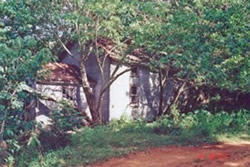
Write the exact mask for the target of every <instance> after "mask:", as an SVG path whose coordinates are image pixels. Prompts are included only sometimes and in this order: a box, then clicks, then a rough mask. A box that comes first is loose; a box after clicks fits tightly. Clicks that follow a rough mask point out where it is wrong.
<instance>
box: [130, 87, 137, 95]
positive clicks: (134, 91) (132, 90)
mask: <svg viewBox="0 0 250 167" xmlns="http://www.w3.org/2000/svg"><path fill="white" fill-rule="evenodd" d="M130 93H131V96H132V95H137V87H136V86H131V89H130Z"/></svg>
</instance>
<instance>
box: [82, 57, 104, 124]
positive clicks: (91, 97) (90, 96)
mask: <svg viewBox="0 0 250 167" xmlns="http://www.w3.org/2000/svg"><path fill="white" fill-rule="evenodd" d="M80 69H81V79H82V87H83V91H84V93H85V96H86V100H87V103H88V106H89V110H90V113H91V116H92V121H93V124H94V125H98V124H101V123H102V121H101V118H100V115H99V112H98V109H97V106H96V99H95V94H94V91H93V90H92V88H91V87H90V84H89V81H88V78H87V71H86V67H85V59H84V56H83V55H80Z"/></svg>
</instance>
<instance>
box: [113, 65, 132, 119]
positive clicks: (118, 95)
mask: <svg viewBox="0 0 250 167" xmlns="http://www.w3.org/2000/svg"><path fill="white" fill-rule="evenodd" d="M115 67H116V64H115V63H113V64H111V65H110V72H111V73H112V72H113V71H114V69H115ZM126 69H128V67H127V66H125V65H122V66H120V68H119V70H118V71H117V73H120V72H122V71H123V70H126ZM129 81H130V73H129V72H127V73H125V74H123V75H122V76H120V77H119V78H118V79H116V80H115V81H114V82H113V84H112V85H111V87H110V108H109V110H110V117H109V120H112V119H120V118H121V116H128V117H131V108H130V105H129V104H130V97H129V89H130V83H129Z"/></svg>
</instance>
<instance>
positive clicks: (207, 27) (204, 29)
mask: <svg viewBox="0 0 250 167" xmlns="http://www.w3.org/2000/svg"><path fill="white" fill-rule="evenodd" d="M248 7H249V2H247V1H223V2H219V1H216V2H206V1H180V2H177V1H173V2H145V3H143V4H141V7H140V8H139V9H141V10H140V13H141V14H142V16H144V17H143V19H142V21H141V23H140V25H138V26H137V29H135V34H136V36H137V37H138V38H137V40H135V45H137V46H140V47H144V48H145V49H146V50H147V52H148V53H149V54H150V55H151V56H152V62H151V64H152V65H151V66H152V68H153V69H155V70H157V71H158V72H160V74H161V73H162V72H163V74H161V75H160V76H161V77H160V78H161V81H160V83H161V85H162V86H163V85H164V82H162V81H164V80H166V78H173V79H177V80H178V81H179V83H181V85H180V86H179V88H178V91H177V93H176V95H175V97H174V98H173V101H172V105H174V104H175V103H176V102H177V101H178V99H179V97H180V95H181V94H182V93H183V92H185V91H186V90H188V89H189V88H193V87H200V86H202V85H207V86H210V87H218V88H222V89H227V90H230V91H239V92H249V90H250V89H249V88H250V87H249V85H250V73H249V72H250V62H249V59H250V57H249V51H248V48H249V31H248V30H247V29H248V28H249V26H248V24H249V21H248V20H247V15H249V12H248V10H247V8H248ZM162 69H164V70H162ZM188 85H189V86H188ZM161 89H163V88H161ZM160 99H161V98H160ZM160 103H161V102H160ZM163 108H164V107H162V105H160V109H159V113H160V114H163V113H166V112H167V110H166V109H167V108H168V107H167V108H165V109H163Z"/></svg>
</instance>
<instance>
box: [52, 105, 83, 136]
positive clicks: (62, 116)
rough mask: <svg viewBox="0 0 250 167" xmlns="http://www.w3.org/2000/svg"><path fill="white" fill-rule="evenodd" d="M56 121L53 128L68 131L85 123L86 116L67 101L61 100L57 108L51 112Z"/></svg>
mask: <svg viewBox="0 0 250 167" xmlns="http://www.w3.org/2000/svg"><path fill="white" fill-rule="evenodd" d="M51 118H52V119H53V121H54V125H53V128H54V129H57V130H58V131H61V132H66V131H69V130H73V129H75V128H79V127H81V126H82V124H83V120H84V119H85V117H84V116H83V115H82V114H81V113H80V112H79V111H77V110H76V109H74V108H73V106H72V105H71V104H70V103H68V102H67V101H61V102H60V103H59V104H58V106H57V108H56V109H55V110H54V111H53V112H52V113H51Z"/></svg>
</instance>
